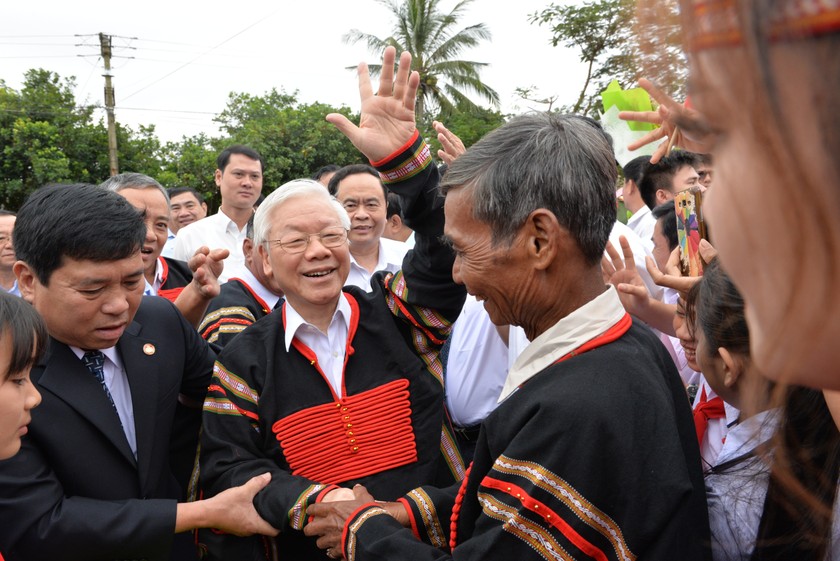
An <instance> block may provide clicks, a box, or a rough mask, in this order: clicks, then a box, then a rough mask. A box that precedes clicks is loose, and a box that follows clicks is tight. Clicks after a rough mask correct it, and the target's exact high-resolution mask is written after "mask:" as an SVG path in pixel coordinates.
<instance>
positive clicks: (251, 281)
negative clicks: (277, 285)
mask: <svg viewBox="0 0 840 561" xmlns="http://www.w3.org/2000/svg"><path fill="white" fill-rule="evenodd" d="M236 278H238V279H241V280H243V281H245V284H247V285H248V286H249V287H251V290H253V291H254V292H255V293H256V295H257V296H259V297H260V299H262V301H263V302H265V305H266V307H268V311H269V312H270V311H271V310H273V309H274V306H276V305H277V301H278V300H280V297H279V296H278V295H276V294H274V293H273V292H271V291H270V290H269V289H267V288H266V287H265V286H263V284H262V283H261V282H260V281H259V280H257V277H255V276H254V273H252V272H251V271H249V270H248V267H245V268H244V269H243V270H242V274H241V275H239V276H238V277H236ZM287 317H288V316H287Z"/></svg>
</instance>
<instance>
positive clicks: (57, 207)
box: [12, 183, 146, 286]
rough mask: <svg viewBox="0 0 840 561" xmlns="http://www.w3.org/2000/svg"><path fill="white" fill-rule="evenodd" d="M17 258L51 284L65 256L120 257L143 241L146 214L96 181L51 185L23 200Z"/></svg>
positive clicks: (17, 229) (15, 235)
mask: <svg viewBox="0 0 840 561" xmlns="http://www.w3.org/2000/svg"><path fill="white" fill-rule="evenodd" d="M12 237H13V238H14V240H15V253H16V254H17V258H18V259H20V260H21V261H23V262H25V263H26V264H27V265H29V267H30V268H31V269H32V270H33V272H34V273H35V275H37V277H38V280H39V281H40V282H41V284H43V285H44V286H47V285H48V284H49V281H50V277H51V276H52V273H53V271H55V270H56V269H58V268H59V267H61V264H62V261H63V260H64V258H65V257H69V258H70V259H78V260H81V259H88V260H90V261H100V262H101V261H118V260H120V259H125V258H127V257H130V256H131V255H133V254H134V253H136V252H137V251H140V248H141V247H142V245H143V240H145V238H146V224H145V222H144V221H143V212H142V211H138V210H137V209H135V208H134V207H133V206H132V205H131V203H130V202H128V200H127V199H125V197H122V196H120V195H118V194H117V193H114V192H113V191H108V190H107V189H104V188H102V187H98V186H96V185H88V184H84V183H79V184H75V185H46V186H44V187H41V188H40V189H36V190H35V191H34V192H33V193H32V194H31V195H30V196H29V197H28V198H27V199H26V202H24V203H23V206H22V207H21V208H20V211H19V212H18V217H17V220H16V221H15V229H14V231H13V233H12Z"/></svg>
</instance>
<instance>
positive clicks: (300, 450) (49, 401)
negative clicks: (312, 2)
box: [0, 0, 840, 561]
mask: <svg viewBox="0 0 840 561" xmlns="http://www.w3.org/2000/svg"><path fill="white" fill-rule="evenodd" d="M765 4H766V5H765ZM828 4H830V3H826V4H819V5H816V4H814V5H811V4H809V5H808V7H807V9H806V8H805V7H803V6H804V5H803V6H799V3H797V2H796V1H794V0H786V1H782V2H773V3H765V2H756V1H755V0H753V1H747V0H744V1H742V2H735V1H733V2H721V3H718V4H715V5H713V6H711V5H709V6H707V5H704V7H702V9H701V8H700V7H697V6H695V5H694V4H693V3H688V2H685V3H684V5H683V11H684V12H685V15H686V17H687V18H688V19H687V20H686V21H690V23H691V25H688V24H687V25H686V27H685V33H686V40H687V46H688V54H689V61H690V64H691V80H692V93H691V102H690V103H686V104H681V103H677V102H676V101H674V100H672V99H670V98H669V97H667V96H666V95H664V94H663V93H662V92H661V91H660V90H658V89H657V88H656V87H655V86H654V85H653V84H651V83H649V82H647V81H642V86H643V87H644V88H645V89H647V90H648V91H649V93H650V94H651V96H652V97H654V98H655V99H656V101H657V102H658V109H657V110H656V111H653V112H644V113H633V112H627V113H623V114H622V115H621V116H622V118H624V119H627V120H637V121H645V122H652V123H656V124H658V125H659V127H658V128H656V129H655V130H654V131H652V132H651V133H649V134H648V135H646V136H645V137H644V138H642V139H640V140H639V141H638V142H637V143H636V147H638V146H641V145H644V144H647V143H652V142H657V141H660V140H661V141H662V142H661V145H660V146H659V147H658V148H657V149H656V150H655V152H654V154H653V156H650V157H647V156H643V157H639V158H636V159H634V160H632V161H630V162H629V163H627V164H626V165H625V166H624V167H623V169H620V168H619V167H618V166H617V163H616V160H615V156H614V147H613V145H612V139H611V138H610V136H609V135H608V134H607V133H606V132H605V131H604V130H603V129H602V128H601V126H600V125H599V124H598V123H597V122H596V121H594V120H592V119H590V118H587V117H582V116H577V115H562V114H557V113H539V114H527V115H523V116H519V117H515V118H513V119H511V120H510V121H509V122H508V123H506V124H504V125H502V126H501V127H499V128H498V129H497V130H495V131H493V132H491V133H489V134H487V135H486V136H485V137H484V138H482V139H481V140H480V141H479V142H477V143H476V144H474V145H473V146H471V147H469V149H466V148H465V147H464V145H463V143H462V142H461V141H460V139H458V137H457V136H456V135H454V134H453V133H452V132H451V131H449V130H448V129H447V128H446V127H445V126H444V125H443V124H442V123H437V122H436V123H434V127H435V129H436V132H437V133H438V139H439V141H440V143H441V146H442V149H441V151H440V152H439V153H438V154H437V156H438V157H439V159H440V161H441V164H440V165H438V164H437V163H436V162H435V161H434V160H433V157H432V154H431V152H430V150H429V148H428V146H427V144H426V143H425V141H424V139H423V138H422V137H421V136H420V135H419V133H418V131H417V128H416V125H415V120H414V103H415V99H416V94H417V90H418V87H419V85H420V77H419V75H418V74H417V72H412V71H411V55H410V54H408V53H402V54H401V55H399V56H397V53H396V51H395V50H394V49H393V48H388V49H386V51H385V53H384V56H383V61H382V62H383V64H382V73H381V75H380V80H379V86H378V88H376V89H374V86H373V85H372V84H371V80H370V77H369V75H368V71H367V67H366V66H365V65H364V64H362V65H360V67H359V91H360V97H361V117H360V121H359V123H358V124H354V123H352V122H350V121H349V120H348V119H347V118H346V117H344V116H342V115H339V114H330V115H328V116H326V118H327V120H328V121H330V122H331V123H333V124H334V125H335V126H336V127H337V128H338V129H339V130H340V131H341V132H342V133H344V134H345V135H346V136H347V137H348V138H349V140H350V141H351V142H352V143H353V145H354V146H355V147H356V148H357V149H358V150H359V151H360V152H361V153H362V154H364V156H365V157H366V158H367V159H368V160H369V161H370V165H358V164H355V165H349V166H344V167H341V166H338V165H335V166H327V167H325V168H321V169H319V170H313V175H312V177H311V178H307V179H298V180H294V181H291V182H289V183H287V184H285V185H282V186H279V187H278V188H277V189H275V190H274V191H272V192H271V193H270V194H268V195H267V196H265V197H264V198H263V196H262V195H263V193H262V190H263V172H264V161H263V159H262V157H261V155H260V154H259V153H258V152H256V151H255V150H253V149H252V148H249V147H247V146H241V145H234V146H230V147H228V148H227V149H225V150H223V151H222V152H221V153H220V154H219V156H218V159H217V169H216V171H215V183H216V185H217V186H218V188H219V190H220V193H221V200H222V203H221V206H220V208H219V210H218V212H216V213H215V214H212V215H209V216H208V215H207V205H206V204H205V203H204V200H203V198H202V196H201V194H200V193H198V192H197V191H195V190H192V189H189V188H172V189H166V188H164V187H163V186H162V185H161V184H160V183H159V182H158V181H156V180H155V179H154V178H152V177H149V176H146V175H141V174H136V173H123V174H120V175H117V176H114V177H112V178H110V179H108V180H107V181H105V182H104V183H103V184H102V185H85V184H77V185H49V186H44V187H42V188H40V189H38V190H37V191H36V192H34V193H33V194H32V195H31V196H30V197H29V198H28V199H27V200H26V202H25V203H24V204H23V206H22V207H21V208H20V209H18V211H17V213H12V212H9V211H0V287H2V288H3V291H0V369H2V371H1V372H0V520H2V522H0V555H1V556H4V557H0V559H2V558H5V559H6V560H8V561H38V560H47V559H49V560H68V561H69V560H78V561H89V560H112V559H150V560H161V561H163V560H168V559H170V560H179V561H180V560H191V559H210V560H216V559H218V560H222V559H224V560H228V559H243V560H253V561H262V560H272V561H273V560H275V559H278V560H279V559H292V560H297V559H299V560H310V559H339V558H345V559H348V560H368V559H370V560H379V559H394V560H397V559H411V560H423V559H428V560H433V559H434V560H442V559H450V558H451V559H459V560H479V559H480V560H486V559H499V560H502V559H504V560H508V559H517V560H519V559H522V560H527V559H599V560H607V559H610V560H613V559H614V560H622V561H624V560H626V561H630V560H633V559H636V558H639V559H680V560H683V559H684V560H690V559H715V560H729V559H732V560H736V559H761V560H783V559H815V560H822V559H836V558H840V545H838V544H840V522H838V521H837V518H836V516H835V514H840V512H838V507H840V501H838V500H837V498H836V497H837V491H838V489H837V483H838V477H840V432H838V424H840V393H837V390H840V377H838V376H836V375H835V373H834V368H835V363H836V361H837V359H840V355H838V351H837V350H835V349H837V348H838V346H837V345H836V344H834V336H835V335H838V334H840V324H839V323H838V322H840V310H834V307H835V306H836V305H837V304H836V303H837V299H835V298H833V290H832V289H833V287H834V279H835V277H836V274H835V269H836V268H837V267H838V263H840V250H838V248H840V226H837V222H836V221H835V220H833V216H834V213H835V212H836V211H837V210H838V208H840V190H838V189H837V188H836V185H835V183H836V182H834V180H832V179H831V178H832V177H836V175H833V174H834V173H836V172H838V171H840V170H838V169H837V168H838V164H837V160H836V158H835V157H834V152H835V149H836V148H838V137H837V134H836V128H834V127H831V126H830V125H831V123H832V122H833V120H836V117H835V114H836V113H835V112H834V111H832V110H831V109H832V105H831V100H832V97H833V93H832V92H833V91H834V89H833V88H832V86H833V85H835V84H836V82H837V80H838V78H840V74H838V73H837V72H832V71H830V68H833V67H834V66H832V62H831V61H832V60H833V58H832V57H833V56H834V54H835V53H836V52H837V49H836V48H837V47H838V42H840V33H838V31H839V30H840V9H838V8H837V7H836V6H834V7H832V6H830V5H828ZM797 7H799V8H801V9H798V8H797ZM689 16H691V17H689ZM692 18H694V19H692ZM792 77H795V78H796V79H792ZM803 96H804V97H803ZM803 98H804V99H808V100H809V101H810V103H809V104H807V105H805V106H803V105H802V104H801V103H796V101H797V100H800V101H801V100H802V99H803ZM745 99H749V100H750V102H749V104H747V103H745V102H744V101H743V100H745ZM619 172H621V173H620V174H619ZM620 176H623V186H622V187H621V189H620V192H619V195H620V196H621V197H622V198H623V201H624V204H625V207H626V208H627V210H628V214H629V218H628V220H627V224H626V225H625V224H623V223H622V222H621V221H618V220H617V219H616V187H617V186H619V185H620V180H619V177H620ZM791 185H795V186H796V188H797V191H798V192H797V193H796V194H795V195H794V196H791V188H790V187H791ZM685 190H689V191H690V192H702V200H703V217H704V218H705V219H706V220H707V221H708V223H709V230H708V232H709V238H710V239H709V240H706V241H703V242H701V243H700V245H699V252H700V255H701V257H702V259H703V265H704V267H703V274H702V275H701V276H687V275H685V274H684V273H685V271H684V270H683V269H681V268H680V266H679V261H680V253H681V245H680V240H679V237H678V231H677V214H678V213H677V211H676V209H675V203H674V199H675V197H677V196H678V193H679V192H681V191H685ZM756 209H759V212H760V214H759V216H760V217H761V218H760V219H759V220H756V218H757V216H756V214H757V213H756ZM709 242H711V243H709Z"/></svg>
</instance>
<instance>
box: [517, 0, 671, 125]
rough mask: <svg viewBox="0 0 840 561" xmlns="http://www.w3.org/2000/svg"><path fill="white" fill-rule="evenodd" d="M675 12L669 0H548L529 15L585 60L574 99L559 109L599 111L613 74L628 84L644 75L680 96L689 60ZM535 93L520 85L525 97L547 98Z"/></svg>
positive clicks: (553, 36) (574, 111)
mask: <svg viewBox="0 0 840 561" xmlns="http://www.w3.org/2000/svg"><path fill="white" fill-rule="evenodd" d="M678 17H679V14H678V12H677V5H676V2H674V1H673V0H659V1H657V2H653V1H651V0H647V1H644V0H643V1H641V2H639V3H638V9H637V2H636V1H635V0H586V1H584V2H583V3H580V4H576V5H557V4H551V5H550V6H549V7H547V8H545V9H544V10H542V11H541V12H538V13H535V14H533V15H532V16H531V22H532V23H537V24H539V25H548V26H549V27H550V28H551V31H552V39H551V42H552V44H553V45H554V46H557V45H560V44H563V45H564V46H566V47H569V48H573V49H576V50H578V51H579V52H580V60H581V61H582V62H584V63H585V64H586V65H587V74H586V78H585V79H584V83H583V85H582V87H581V90H580V94H579V96H578V99H577V100H576V101H575V102H574V103H572V104H568V105H564V106H562V107H561V108H559V110H560V111H564V112H571V113H582V114H589V115H592V116H597V113H598V111H600V110H602V109H603V107H602V105H601V98H600V93H601V92H602V91H603V90H604V89H605V88H606V87H607V85H608V84H609V82H610V81H611V80H613V79H616V80H618V81H619V83H620V84H621V85H622V86H623V87H625V88H627V87H632V86H633V85H634V84H635V83H636V82H637V81H638V79H639V78H642V77H645V78H649V79H651V80H653V81H654V82H656V83H657V84H659V85H660V86H661V87H663V88H664V89H665V91H666V92H668V93H669V94H671V95H674V96H677V97H679V96H681V95H683V93H684V89H685V79H686V68H687V64H686V61H685V58H684V56H683V52H682V48H681V37H680V26H679V21H678ZM535 95H537V94H536V92H534V91H533V90H532V89H531V88H524V89H521V90H520V96H521V97H523V98H524V99H528V100H529V101H536V102H538V103H546V101H543V100H538V99H534V96H535ZM548 99H551V100H552V102H553V101H554V99H556V98H548Z"/></svg>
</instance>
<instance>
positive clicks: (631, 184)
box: [622, 179, 637, 197]
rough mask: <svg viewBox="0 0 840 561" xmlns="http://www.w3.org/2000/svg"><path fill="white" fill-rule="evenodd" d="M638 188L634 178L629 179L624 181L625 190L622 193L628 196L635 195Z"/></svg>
mask: <svg viewBox="0 0 840 561" xmlns="http://www.w3.org/2000/svg"><path fill="white" fill-rule="evenodd" d="M636 189H637V187H636V182H635V181H633V180H632V179H628V180H627V181H625V182H624V190H623V191H622V193H623V194H624V196H625V197H626V196H627V195H633V194H634V193H635V192H636Z"/></svg>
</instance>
